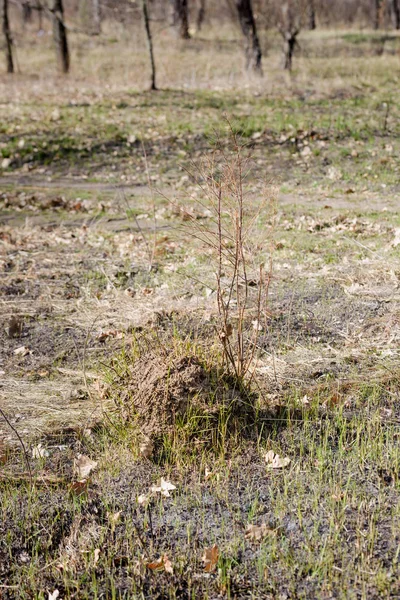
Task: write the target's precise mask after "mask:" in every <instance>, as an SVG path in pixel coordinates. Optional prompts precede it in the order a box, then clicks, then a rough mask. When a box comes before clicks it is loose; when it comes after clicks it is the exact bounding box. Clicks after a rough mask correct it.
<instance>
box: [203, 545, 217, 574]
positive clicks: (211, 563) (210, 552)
mask: <svg viewBox="0 0 400 600" xmlns="http://www.w3.org/2000/svg"><path fill="white" fill-rule="evenodd" d="M218 558H219V550H218V546H217V545H216V544H214V546H211V548H205V549H204V553H203V556H202V558H201V560H202V561H203V563H204V571H205V572H206V573H212V572H213V571H215V569H216V567H217V564H218Z"/></svg>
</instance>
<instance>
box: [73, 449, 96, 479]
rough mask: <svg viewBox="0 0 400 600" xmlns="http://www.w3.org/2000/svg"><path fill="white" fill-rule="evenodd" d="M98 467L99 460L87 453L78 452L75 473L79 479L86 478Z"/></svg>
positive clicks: (75, 460)
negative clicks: (93, 458) (86, 454)
mask: <svg viewBox="0 0 400 600" xmlns="http://www.w3.org/2000/svg"><path fill="white" fill-rule="evenodd" d="M96 467H97V462H96V461H95V460H92V459H91V458H89V457H88V456H85V454H78V456H77V457H76V458H75V459H74V473H75V475H77V477H78V479H86V478H87V477H88V476H89V475H90V473H91V472H92V471H93V469H95V468H96Z"/></svg>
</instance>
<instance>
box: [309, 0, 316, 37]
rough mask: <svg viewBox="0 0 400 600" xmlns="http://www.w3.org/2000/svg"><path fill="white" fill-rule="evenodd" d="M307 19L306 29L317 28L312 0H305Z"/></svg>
mask: <svg viewBox="0 0 400 600" xmlns="http://www.w3.org/2000/svg"><path fill="white" fill-rule="evenodd" d="M307 20H308V29H310V30H311V31H314V29H316V28H317V23H316V20H315V2H314V0H308V1H307Z"/></svg>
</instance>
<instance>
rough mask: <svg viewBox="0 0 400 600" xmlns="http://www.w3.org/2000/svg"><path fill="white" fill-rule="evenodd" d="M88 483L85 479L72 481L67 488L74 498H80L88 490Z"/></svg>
mask: <svg viewBox="0 0 400 600" xmlns="http://www.w3.org/2000/svg"><path fill="white" fill-rule="evenodd" d="M88 485H89V482H88V480H87V479H81V480H80V481H73V482H72V483H71V485H70V486H69V490H70V492H72V493H73V494H75V496H82V494H85V493H86V492H87V489H88Z"/></svg>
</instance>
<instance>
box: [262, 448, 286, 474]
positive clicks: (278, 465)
mask: <svg viewBox="0 0 400 600" xmlns="http://www.w3.org/2000/svg"><path fill="white" fill-rule="evenodd" d="M265 462H266V463H267V467H268V468H269V469H283V468H284V467H287V466H288V465H289V464H290V458H289V457H287V456H285V457H282V456H279V454H275V452H274V451H273V450H269V451H268V452H267V454H266V455H265Z"/></svg>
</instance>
